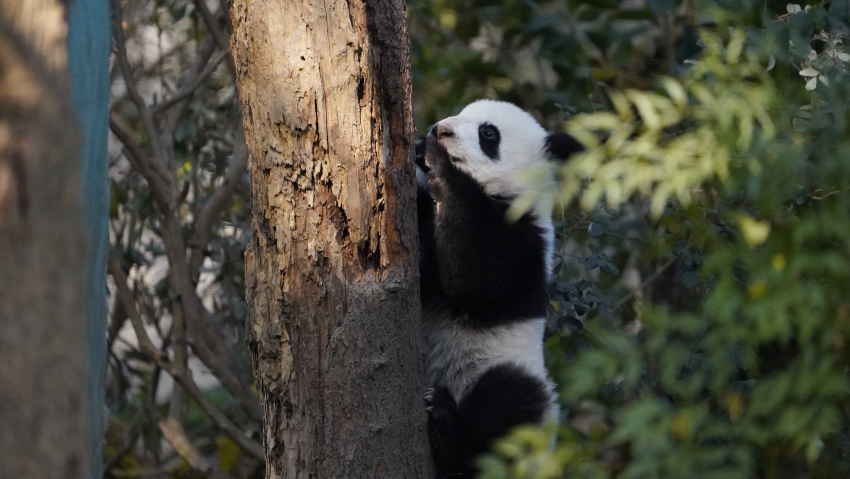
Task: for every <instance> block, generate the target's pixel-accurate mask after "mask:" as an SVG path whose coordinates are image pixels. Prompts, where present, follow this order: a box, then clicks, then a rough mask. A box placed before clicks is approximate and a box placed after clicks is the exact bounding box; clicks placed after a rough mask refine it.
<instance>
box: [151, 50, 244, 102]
mask: <svg viewBox="0 0 850 479" xmlns="http://www.w3.org/2000/svg"><path fill="white" fill-rule="evenodd" d="M229 53H230V52H229V51H221V50H220V51H219V52H218V53H216V55H215V56H214V57H213V58H212V60H210V61H209V63H207V65H206V66H205V67H204V69H203V70H201V72H200V73H199V74H198V75H197V76H195V77H194V78H192V79H191V81H190V82H189V83H188V84H187V85H185V86H184V87H183V88H181V89H180V91H179V92H177V94H176V95H174V96H173V97H171V98H169V99H168V100H166V101H164V102H162V103H159V104H157V105H156V106H155V107H154V115H158V114H160V113H162V112H163V111H164V110H167V109H168V108H171V107H172V106H174V105H176V104H177V103H179V102H180V101H182V100H184V99H185V98H187V97H189V96H190V95H191V94H192V93H194V92H195V90H197V89H198V87H199V86H201V83H203V82H204V80H206V79H207V77H208V76H210V75H211V74H212V72H214V71H215V69H216V67H218V65H219V63H221V61H222V60H224V58H225V57H227V55H228V54H229Z"/></svg>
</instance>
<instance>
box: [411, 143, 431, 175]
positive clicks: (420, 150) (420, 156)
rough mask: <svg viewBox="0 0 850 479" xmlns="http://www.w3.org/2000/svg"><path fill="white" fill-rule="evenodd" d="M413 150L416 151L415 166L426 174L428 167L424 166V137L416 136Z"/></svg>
mask: <svg viewBox="0 0 850 479" xmlns="http://www.w3.org/2000/svg"><path fill="white" fill-rule="evenodd" d="M414 149H415V151H416V159H415V161H416V166H418V167H419V168H420V169H421V170H422V171H424V172H425V173H427V172H428V165H426V164H425V150H426V148H425V137H424V136H417V137H416V142H415V143H414Z"/></svg>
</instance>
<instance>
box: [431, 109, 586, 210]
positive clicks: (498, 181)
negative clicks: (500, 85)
mask: <svg viewBox="0 0 850 479" xmlns="http://www.w3.org/2000/svg"><path fill="white" fill-rule="evenodd" d="M429 134H430V135H432V136H434V137H436V139H437V140H438V142H439V143H440V145H441V146H442V147H443V148H444V149H445V150H446V152H447V153H448V155H449V157H450V158H451V161H452V163H453V164H454V165H455V166H456V167H457V168H458V169H460V170H461V171H464V172H466V173H467V174H468V175H470V176H471V177H472V178H473V179H474V180H475V181H476V182H478V183H479V184H480V185H481V186H482V187H483V188H484V190H485V192H486V193H487V194H488V195H492V196H500V197H506V198H515V197H518V196H521V195H524V194H526V193H528V190H529V189H531V188H535V187H539V186H540V185H539V184H537V185H535V182H534V181H532V180H531V179H533V178H540V172H546V173H547V175H548V176H549V177H552V172H553V171H554V166H555V163H556V162H555V161H553V160H565V159H566V158H568V157H569V156H570V155H572V154H573V153H576V152H578V151H581V150H582V147H581V145H580V144H579V143H578V142H577V141H576V140H575V139H574V138H572V137H571V136H569V135H567V134H566V133H552V134H550V133H547V132H546V130H544V129H543V127H541V126H540V124H539V123H537V121H536V120H535V119H534V118H533V117H532V116H531V115H529V114H528V113H526V112H525V111H523V110H522V109H520V108H519V107H517V106H516V105H514V104H512V103H507V102H503V101H494V100H478V101H476V102H473V103H470V104H469V105H467V106H466V108H464V109H463V111H461V112H460V114H458V115H457V116H452V117H449V118H446V119H444V120H441V121H440V122H438V123H436V124H435V125H434V126H433V127H432V128H431V131H430V132H429Z"/></svg>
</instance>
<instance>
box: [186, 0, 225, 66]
mask: <svg viewBox="0 0 850 479" xmlns="http://www.w3.org/2000/svg"><path fill="white" fill-rule="evenodd" d="M193 3H194V4H195V8H197V9H198V11H199V12H201V18H203V19H204V24H205V25H206V26H207V29H209V31H210V33H211V34H212V36H213V38H214V39H215V42H216V44H218V48H220V49H221V50H222V51H225V52H228V53H230V39H229V38H228V35H227V34H226V33H225V32H224V31H222V29H221V28H219V26H218V24H217V23H216V20H215V17H213V14H212V12H211V11H210V9H209V7H207V3H206V2H205V1H204V0H193ZM229 63H230V65H231V69H232V67H233V61H232V60H231V61H230V62H229Z"/></svg>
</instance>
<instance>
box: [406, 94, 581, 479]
mask: <svg viewBox="0 0 850 479" xmlns="http://www.w3.org/2000/svg"><path fill="white" fill-rule="evenodd" d="M581 149H582V147H581V145H580V144H579V143H578V142H577V141H576V140H575V139H574V138H572V137H571V136H569V135H567V134H566V133H553V134H548V133H547V132H546V131H545V130H544V129H543V128H542V127H541V126H540V125H539V124H538V123H537V121H535V120H534V118H533V117H532V116H531V115H529V114H528V113H526V112H525V111H523V110H521V109H520V108H518V107H517V106H515V105H513V104H511V103H506V102H500V101H492V100H479V101H476V102H474V103H471V104H470V105H468V106H467V107H466V108H464V109H463V111H461V112H460V114H459V115H457V116H453V117H450V118H446V119H445V120H442V121H440V122H438V123H437V124H435V125H434V126H433V127H431V129H430V131H429V133H428V134H427V135H426V136H425V137H424V138H419V139H418V140H417V142H416V160H417V166H418V169H417V180H418V183H419V194H418V198H417V199H418V209H419V235H420V241H421V251H422V253H421V258H420V268H421V277H422V308H423V322H424V324H425V334H426V341H427V348H428V351H427V376H428V381H429V384H430V387H429V388H428V390H427V391H426V395H425V400H426V409H427V411H428V419H429V421H428V422H429V433H430V438H431V447H432V450H433V454H434V460H435V463H436V466H437V469H438V471H439V473H440V476H441V477H473V476H474V475H475V473H476V470H475V467H474V465H473V460H474V459H475V457H476V456H478V455H479V454H481V453H483V452H485V451H487V450H488V449H489V447H490V445H491V443H492V442H493V440H494V439H497V438H499V437H501V436H503V435H504V434H505V433H507V432H508V431H509V430H510V429H511V428H512V427H514V426H516V425H518V424H522V423H541V422H543V421H545V420H547V419H548V420H557V419H558V406H557V400H556V396H555V392H554V385H553V384H552V382H551V381H550V380H549V379H548V377H547V374H546V369H545V367H544V364H543V329H544V325H545V316H546V305H547V302H548V283H549V280H550V269H551V264H552V250H553V243H554V233H553V226H552V218H551V212H552V196H551V195H549V196H548V197H545V198H543V199H539V197H538V200H537V201H536V202H535V203H534V204H533V205H532V207H531V208H530V209H529V211H527V212H526V213H525V214H524V215H523V216H521V217H520V218H519V219H517V220H515V221H510V220H509V219H508V218H507V216H506V213H507V210H508V208H509V207H510V205H511V203H512V201H513V200H514V199H516V198H517V197H518V196H520V195H523V194H525V193H529V192H531V191H532V189H540V190H541V191H547V190H546V189H545V188H541V179H542V181H548V182H550V183H551V182H554V181H555V177H554V172H555V169H556V167H557V160H566V159H567V158H568V157H569V156H570V155H572V154H573V153H576V152H578V151H580V150H581ZM552 186H554V185H552ZM548 191H551V189H549V190H548Z"/></svg>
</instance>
